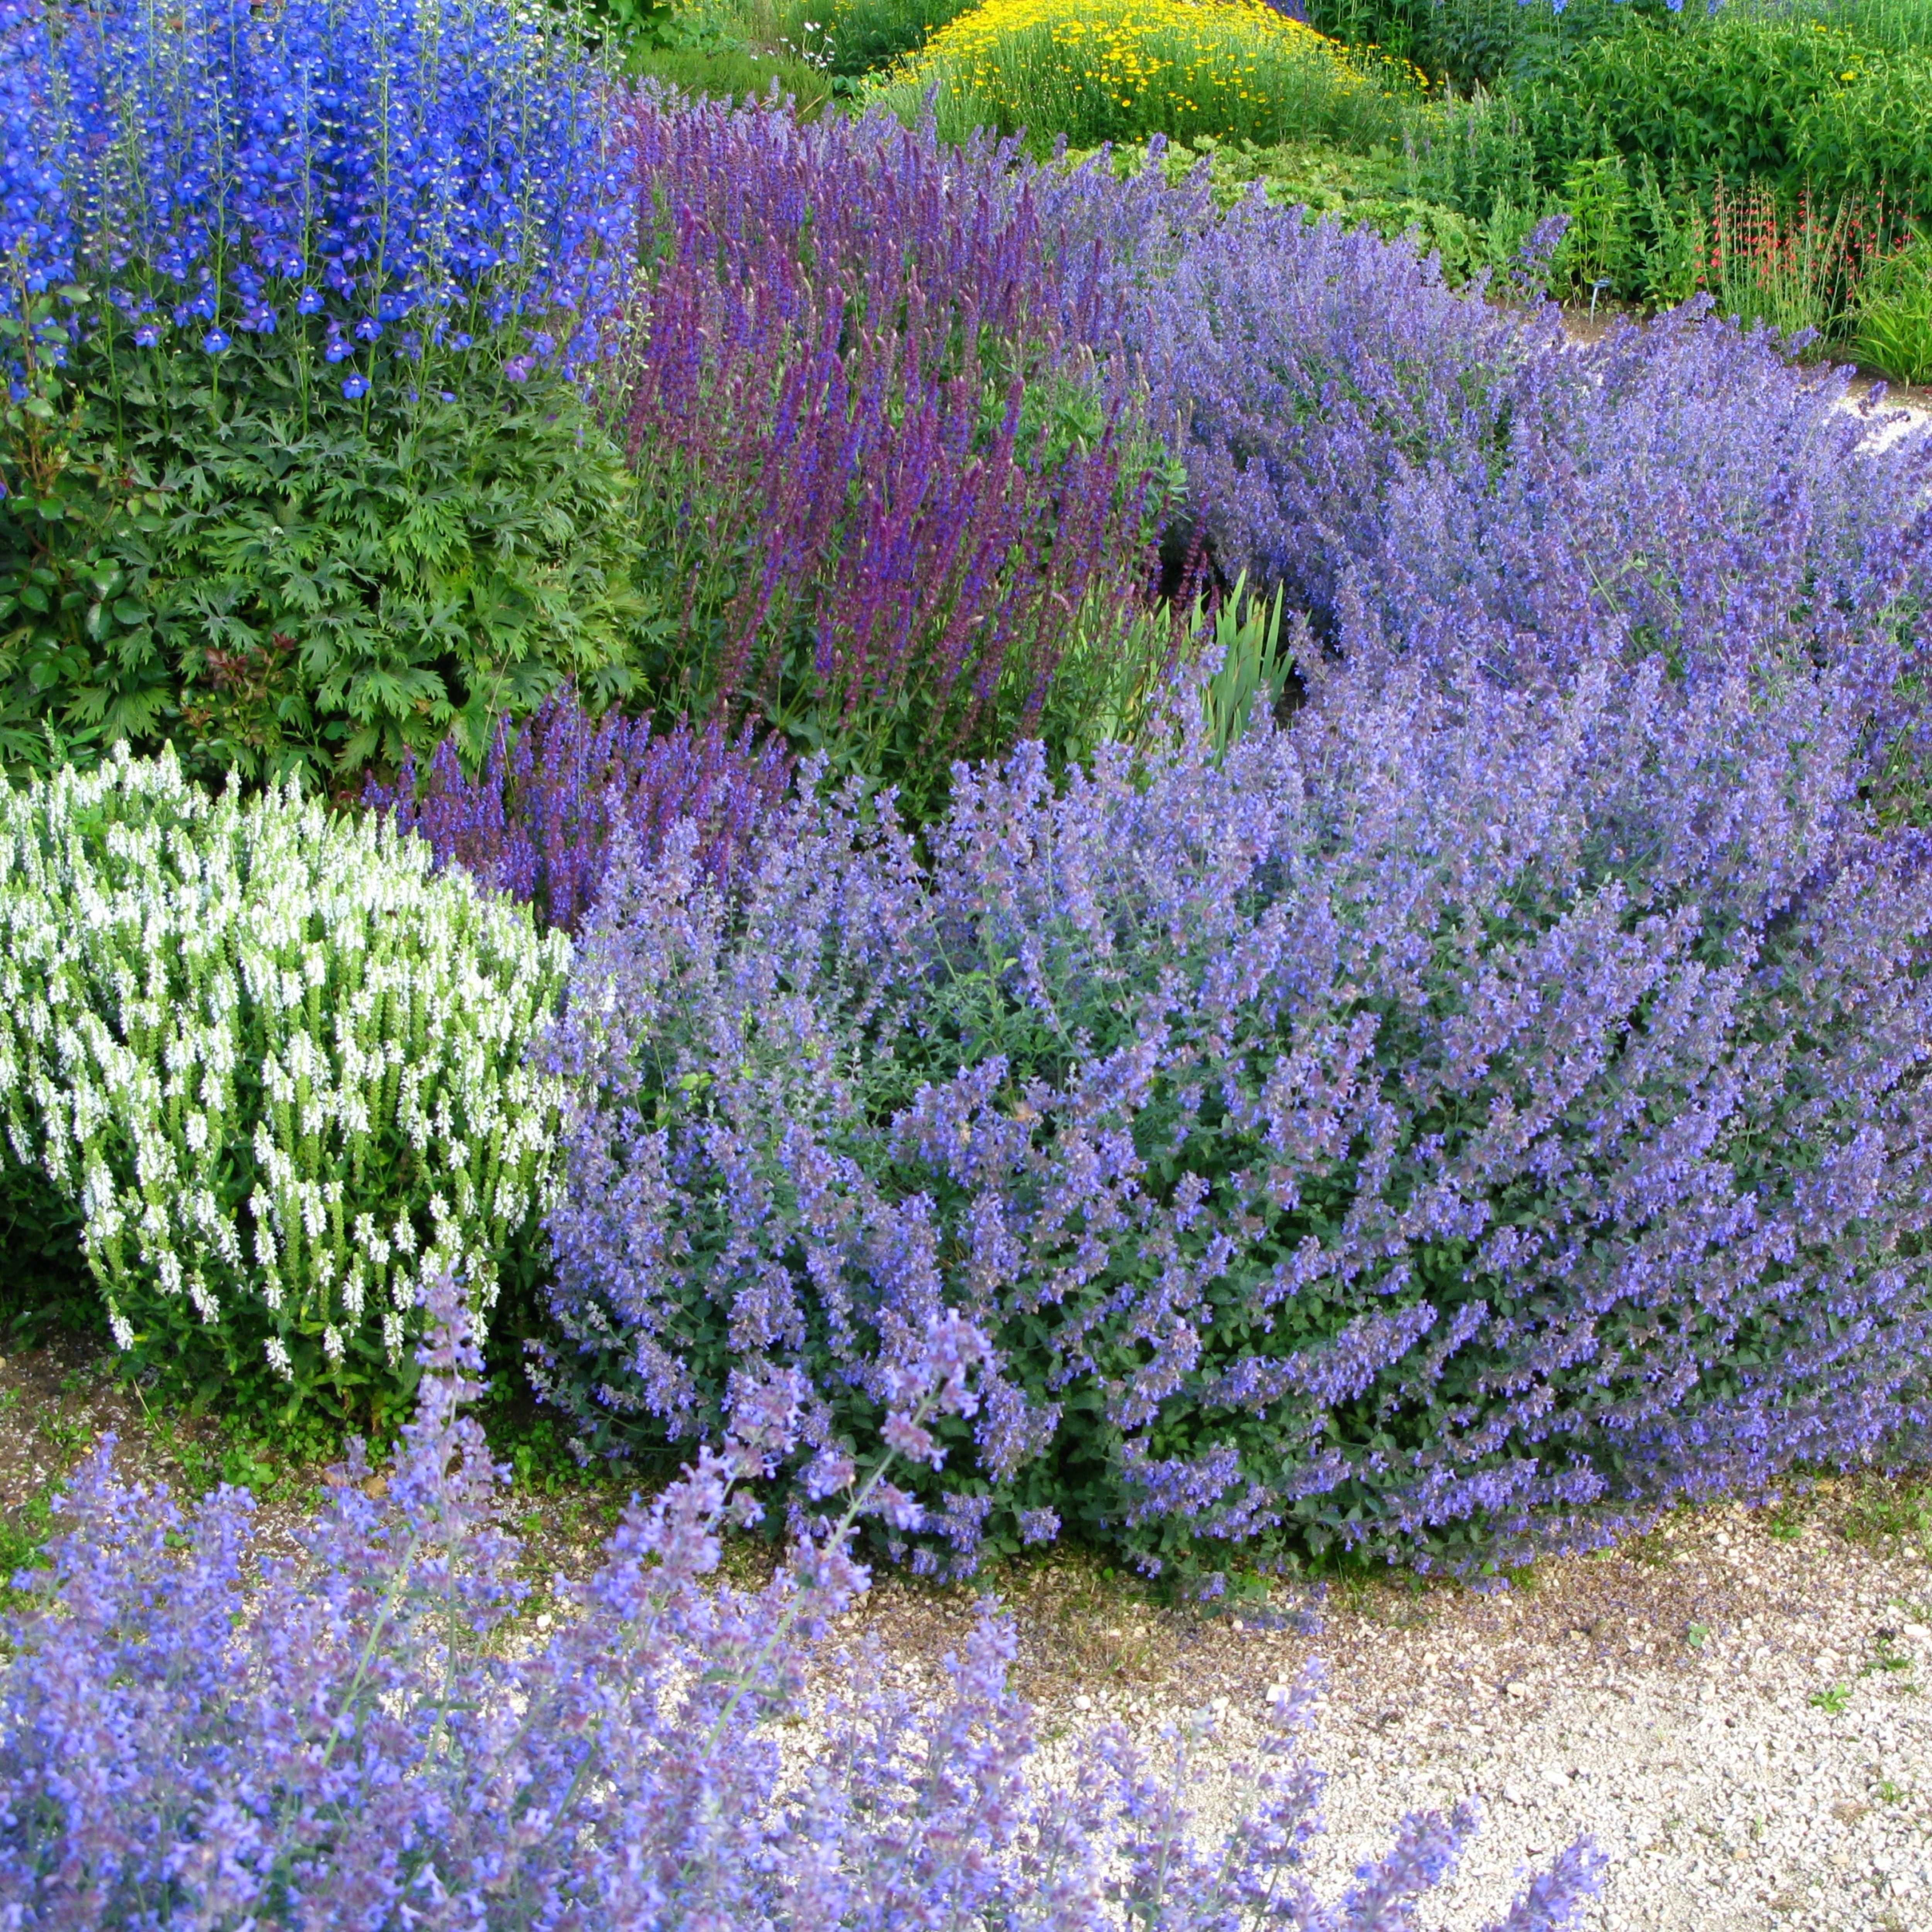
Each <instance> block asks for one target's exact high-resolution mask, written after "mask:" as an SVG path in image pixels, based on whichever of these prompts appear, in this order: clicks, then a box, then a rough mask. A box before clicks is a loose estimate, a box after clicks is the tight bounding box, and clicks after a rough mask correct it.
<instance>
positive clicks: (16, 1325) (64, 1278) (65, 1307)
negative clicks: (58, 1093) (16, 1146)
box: [0, 1140, 107, 1355]
mask: <svg viewBox="0 0 1932 1932" xmlns="http://www.w3.org/2000/svg"><path fill="white" fill-rule="evenodd" d="M81 1225H82V1223H81V1214H80V1209H79V1208H78V1207H77V1205H75V1204H74V1202H71V1201H70V1200H66V1199H63V1198H62V1196H60V1195H59V1194H58V1193H57V1192H56V1191H55V1190H54V1188H53V1187H52V1186H51V1185H50V1184H49V1182H48V1181H47V1178H46V1176H45V1175H43V1174H41V1173H40V1172H37V1171H36V1170H35V1169H33V1168H31V1167H28V1166H23V1165H22V1163H20V1161H19V1160H17V1159H15V1158H14V1156H13V1152H12V1151H11V1149H10V1148H9V1147H8V1146H7V1144H6V1142H5V1140H0V1263H4V1266H0V1353H4V1354H7V1355H12V1354H13V1353H14V1352H16V1351H17V1350H18V1349H22V1348H26V1347H31V1346H32V1345H33V1343H34V1340H36V1339H37V1337H39V1336H40V1334H42V1333H43V1331H46V1330H47V1329H49V1328H97V1329H100V1330H101V1331H103V1332H105V1330H106V1326H107V1324H106V1319H105V1317H104V1316H103V1314H102V1313H101V1297H100V1295H99V1292H98V1290H97V1289H95V1285H94V1281H93V1278H92V1277H91V1276H90V1275H89V1273H88V1271H87V1263H86V1259H85V1257H84V1256H83V1255H82V1253H81V1247H80V1235H81Z"/></svg>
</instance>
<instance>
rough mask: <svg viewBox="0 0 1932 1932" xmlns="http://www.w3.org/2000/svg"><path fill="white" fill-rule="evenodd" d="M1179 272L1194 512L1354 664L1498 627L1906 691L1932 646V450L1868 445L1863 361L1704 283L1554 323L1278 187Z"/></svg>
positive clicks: (1162, 318) (1179, 256) (1690, 663)
mask: <svg viewBox="0 0 1932 1932" xmlns="http://www.w3.org/2000/svg"><path fill="white" fill-rule="evenodd" d="M1091 192H1093V193H1095V194H1096V195H1097V196H1100V198H1101V199H1104V196H1103V193H1102V188H1101V184H1098V183H1097V184H1095V186H1094V189H1093V190H1091ZM1094 219H1095V221H1096V224H1097V230H1098V232H1102V233H1105V232H1107V231H1108V230H1109V229H1110V228H1111V226H1113V225H1115V223H1117V221H1118V217H1115V216H1112V215H1111V214H1106V213H1105V212H1103V213H1100V214H1097V215H1096V217H1094ZM1159 259H1160V258H1157V260H1159ZM1165 260H1166V263H1167V264H1168V266H1166V267H1165V268H1163V269H1160V272H1158V273H1157V275H1154V276H1152V277H1149V278H1147V281H1146V286H1145V296H1144V299H1142V300H1141V301H1139V302H1137V303H1128V304H1124V306H1123V311H1122V314H1123V327H1124V332H1125V334H1126V337H1127V341H1129V343H1130V344H1131V345H1132V346H1133V347H1134V349H1135V350H1136V351H1137V352H1138V353H1139V354H1140V355H1141V356H1142V357H1144V359H1145V365H1146V367H1147V368H1148V372H1149V379H1150V380H1151V383H1152V386H1153V389H1154V396H1155V399H1156V405H1157V413H1158V414H1159V415H1160V416H1161V417H1162V418H1163V419H1168V418H1170V417H1171V418H1172V419H1174V420H1175V421H1177V422H1178V423H1179V424H1180V425H1181V452H1182V454H1183V456H1184V460H1185V461H1186V464H1187V472H1188V476H1189V482H1190V493H1191V495H1190V500H1191V503H1192V505H1193V509H1194V511H1195V513H1196V514H1197V515H1198V516H1199V518H1200V519H1201V520H1202V524H1203V526H1204V529H1205V532H1206V534H1207V535H1208V537H1209V538H1210V539H1211V542H1212V544H1213V545H1214V549H1215V551H1216V553H1217V556H1218V558H1219V559H1220V562H1221V564H1222V565H1223V568H1225V569H1226V571H1228V573H1229V574H1230V575H1232V574H1233V573H1234V572H1235V571H1237V570H1240V569H1244V568H1245V569H1247V570H1249V571H1250V572H1251V573H1252V574H1253V577H1254V578H1255V580H1257V581H1262V582H1267V583H1285V584H1286V586H1288V587H1289V600H1290V603H1291V605H1293V604H1301V606H1302V607H1304V608H1305V609H1306V610H1307V611H1308V612H1309V613H1310V616H1311V617H1312V618H1313V620H1314V622H1315V623H1316V628H1317V630H1318V631H1319V633H1320V634H1322V637H1323V638H1324V640H1325V642H1326V643H1328V644H1330V645H1331V646H1333V647H1334V648H1336V649H1340V651H1342V652H1344V653H1346V652H1350V651H1352V650H1353V649H1356V648H1357V647H1358V646H1359V645H1360V644H1361V643H1362V642H1363V641H1364V640H1365V639H1368V640H1373V639H1375V638H1377V637H1383V638H1386V639H1387V640H1388V641H1390V642H1391V643H1394V644H1396V645H1397V646H1400V648H1402V649H1405V650H1407V651H1410V652H1415V653H1416V654H1418V655H1420V656H1421V657H1422V658H1425V659H1427V660H1428V661H1431V662H1436V661H1453V660H1454V659H1456V658H1459V657H1460V656H1462V655H1465V654H1466V653H1468V652H1470V651H1471V650H1472V648H1473V647H1472V643H1471V640H1472V639H1474V638H1475V637H1481V639H1482V640H1484V641H1483V643H1482V645H1481V652H1480V655H1482V656H1483V658H1484V659H1485V661H1487V664H1488V667H1489V668H1490V670H1491V672H1492V673H1493V675H1495V676H1499V677H1502V678H1506V679H1531V680H1535V679H1539V678H1541V677H1543V676H1550V675H1556V676H1569V675H1571V674H1572V673H1574V670H1576V668H1577V667H1578V666H1579V665H1580V664H1583V663H1584V662H1586V661H1588V660H1589V659H1590V658H1592V657H1593V656H1594V655H1598V654H1599V653H1601V652H1604V651H1606V650H1621V651H1622V652H1624V653H1625V655H1626V657H1627V658H1628V660H1629V661H1636V660H1637V659H1639V658H1643V657H1645V656H1647V655H1649V654H1651V653H1652V652H1664V654H1665V655H1667V657H1669V658H1670V660H1671V661H1672V662H1673V665H1674V666H1675V667H1676V669H1677V670H1679V671H1680V672H1682V673H1685V674H1688V675H1692V676H1701V675H1703V674H1704V673H1706V671H1707V670H1709V671H1714V672H1716V673H1722V672H1724V671H1725V670H1728V669H1730V668H1732V667H1744V666H1751V665H1762V664H1765V663H1766V662H1769V661H1778V662H1785V661H1793V660H1796V661H1803V662H1807V663H1823V662H1831V663H1834V664H1841V665H1846V666H1852V665H1855V666H1856V667H1858V671H1859V674H1860V676H1861V678H1862V679H1864V684H1865V687H1866V689H1867V695H1868V697H1869V698H1870V700H1871V701H1873V703H1876V704H1879V705H1880V706H1883V705H1885V704H1888V703H1889V702H1890V700H1891V694H1893V692H1894V690H1895V688H1896V686H1897V682H1898V679H1899V678H1900V676H1901V675H1902V674H1903V673H1904V672H1905V671H1906V670H1908V669H1909V667H1910V665H1911V664H1912V662H1913V661H1914V658H1913V653H1914V652H1916V651H1917V650H1920V649H1923V648H1924V643H1925V640H1926V637H1927V632H1926V631H1925V628H1924V627H1925V625H1926V622H1927V618H1926V614H1925V613H1926V612H1927V609H1928V607H1932V510H1928V503H1932V436H1928V435H1927V434H1924V432H1922V431H1921V432H1920V433H1919V434H1917V435H1916V436H1915V437H1914V438H1913V439H1912V440H1911V441H1910V442H1909V443H1906V444H1903V445H1901V446H1897V447H1895V448H1894V449H1892V450H1891V451H1889V452H1883V453H1880V452H1876V451H1874V450H1873V449H1871V448H1870V447H1869V440H1870V434H1871V430H1872V419H1871V416H1870V413H1869V411H1867V413H1864V414H1863V415H1861V414H1860V413H1857V412H1855V411H1852V410H1849V409H1846V408H1844V407H1841V405H1842V404H1843V402H1844V400H1845V398H1846V386H1847V383H1848V382H1849V371H1829V370H1825V371H1801V370H1799V369H1797V368H1793V367H1792V366H1791V364H1790V359H1789V357H1788V356H1787V353H1785V352H1784V350H1783V349H1782V348H1781V345H1780V344H1778V342H1777V341H1775V339H1774V338H1772V337H1771V336H1769V335H1767V334H1766V333H1763V332H1760V333H1759V334H1757V335H1743V334H1742V333H1741V332H1739V330H1738V329H1737V328H1736V326H1734V325H1732V324H1730V323H1721V322H1719V321H1718V320H1715V318H1713V317H1711V316H1710V315H1709V312H1708V311H1709V302H1708V301H1706V300H1705V299H1702V298H1700V299H1699V301H1698V302H1694V303H1693V304H1691V305H1688V306H1687V307H1686V308H1683V309H1682V310H1679V311H1676V312H1674V313H1673V314H1670V315H1667V316H1665V317H1661V318H1660V319H1659V320H1657V321H1656V322H1655V323H1652V324H1650V325H1649V326H1646V327H1644V328H1642V329H1638V328H1635V327H1632V326H1628V325H1625V326H1620V327H1619V329H1616V331H1614V332H1613V333H1611V334H1610V335H1609V336H1607V338H1604V339H1603V340H1602V341H1598V342H1596V343H1594V344H1589V345H1588V346H1580V345H1576V344H1569V343H1567V342H1566V341H1565V340H1564V338H1563V336H1562V332H1561V329H1560V328H1559V326H1558V324H1557V322H1556V319H1555V316H1554V312H1553V311H1546V312H1545V314H1544V316H1543V317H1541V318H1539V319H1535V320H1527V321H1526V320H1524V319H1523V318H1522V317H1520V316H1517V315H1513V314H1510V313H1508V312H1507V311H1502V310H1499V309H1497V308H1494V307H1493V306H1490V305H1488V304H1487V303H1486V302H1484V301H1483V300H1482V299H1480V296H1479V295H1476V294H1468V293H1465V294H1457V293H1452V292H1451V290H1448V289H1447V288H1445V287H1444V286H1443V284H1442V278H1441V276H1440V275H1439V273H1438V272H1437V269H1436V265H1435V264H1434V263H1433V262H1426V261H1423V260H1418V258H1417V257H1416V256H1415V254H1413V252H1412V251H1410V250H1409V249H1408V248H1405V247H1400V246H1395V247H1391V246H1390V245H1387V244H1385V243H1383V242H1380V241H1379V240H1378V239H1376V237H1374V236H1373V235H1372V234H1370V233H1368V232H1367V231H1366V230H1362V231H1358V232H1357V233H1354V234H1345V233H1343V232H1342V231H1341V230H1340V229H1339V228H1338V227H1337V226H1335V225H1334V223H1328V222H1324V223H1317V224H1314V225H1312V226H1311V225H1307V224H1304V222H1303V221H1302V220H1301V218H1300V217H1299V214H1298V213H1297V212H1296V211H1292V210H1284V209H1280V208H1272V207H1271V206H1269V205H1268V204H1267V203H1265V202H1263V201H1262V200H1260V199H1256V200H1253V201H1250V202H1244V203H1243V204H1241V205H1239V206H1238V207H1237V208H1234V209H1232V210H1231V211H1229V213H1228V214H1227V215H1226V217H1223V218H1222V219H1220V220H1216V221H1212V222H1205V223H1196V224H1194V225H1193V226H1191V227H1190V229H1189V230H1188V232H1187V235H1186V239H1185V240H1184V243H1183V244H1182V245H1180V246H1178V248H1175V249H1173V250H1172V251H1169V254H1168V256H1167V257H1166V258H1165Z"/></svg>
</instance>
